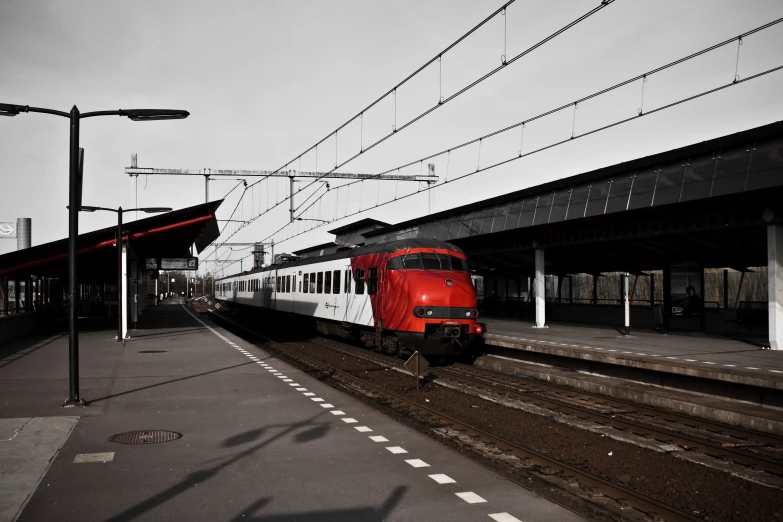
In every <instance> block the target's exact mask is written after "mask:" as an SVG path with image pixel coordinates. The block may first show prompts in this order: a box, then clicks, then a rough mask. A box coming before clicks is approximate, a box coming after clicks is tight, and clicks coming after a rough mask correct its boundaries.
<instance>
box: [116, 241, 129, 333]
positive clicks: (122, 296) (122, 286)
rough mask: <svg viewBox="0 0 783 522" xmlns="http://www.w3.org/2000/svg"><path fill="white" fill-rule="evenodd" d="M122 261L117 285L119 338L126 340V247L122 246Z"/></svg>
mask: <svg viewBox="0 0 783 522" xmlns="http://www.w3.org/2000/svg"><path fill="white" fill-rule="evenodd" d="M120 248H121V249H122V261H121V263H120V280H119V281H118V283H117V285H118V286H117V291H118V292H119V301H120V338H121V339H122V340H123V341H125V339H127V338H128V245H126V244H122V245H121V247H120Z"/></svg>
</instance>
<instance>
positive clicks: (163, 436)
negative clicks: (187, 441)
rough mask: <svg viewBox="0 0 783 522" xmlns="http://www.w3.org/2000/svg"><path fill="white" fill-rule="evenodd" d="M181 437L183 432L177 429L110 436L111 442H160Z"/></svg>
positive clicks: (131, 432) (132, 432) (130, 432)
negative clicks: (178, 431)
mask: <svg viewBox="0 0 783 522" xmlns="http://www.w3.org/2000/svg"><path fill="white" fill-rule="evenodd" d="M180 437H182V434H181V433H177V432H176V431H161V430H144V431H129V432H127V433H118V434H117V435H112V436H111V437H109V442H117V443H118V444H158V443H159V442H169V441H172V440H177V439H178V438H180Z"/></svg>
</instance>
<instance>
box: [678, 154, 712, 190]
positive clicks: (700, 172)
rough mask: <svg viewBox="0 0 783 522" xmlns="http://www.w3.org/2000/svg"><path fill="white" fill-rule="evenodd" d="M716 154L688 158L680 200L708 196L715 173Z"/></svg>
mask: <svg viewBox="0 0 783 522" xmlns="http://www.w3.org/2000/svg"><path fill="white" fill-rule="evenodd" d="M715 162H716V156H709V157H703V158H698V159H695V160H690V161H688V163H686V165H685V180H684V182H683V185H682V198H680V201H691V200H694V199H703V198H708V197H710V189H712V178H713V176H714V175H715V165H716V163H715Z"/></svg>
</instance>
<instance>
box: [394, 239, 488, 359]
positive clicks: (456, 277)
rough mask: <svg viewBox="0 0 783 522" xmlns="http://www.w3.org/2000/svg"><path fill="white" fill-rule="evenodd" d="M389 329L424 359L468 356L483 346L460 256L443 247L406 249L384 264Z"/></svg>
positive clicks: (481, 329) (473, 294)
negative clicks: (425, 356) (388, 298)
mask: <svg viewBox="0 0 783 522" xmlns="http://www.w3.org/2000/svg"><path fill="white" fill-rule="evenodd" d="M385 283H386V284H385V285H384V286H385V289H384V290H386V291H385V292H384V294H385V295H386V296H389V297H392V299H391V300H390V302H387V303H384V304H386V306H384V307H383V308H384V314H383V315H384V319H386V320H385V326H386V328H387V329H392V330H394V331H395V334H396V335H397V337H398V339H399V340H400V341H401V342H402V343H403V344H405V345H406V346H407V347H408V348H409V349H411V350H418V351H419V352H420V353H422V354H423V355H432V356H443V357H450V356H458V355H464V354H469V353H471V352H473V351H474V349H475V348H476V347H477V346H479V345H480V344H481V343H482V342H483V337H484V327H483V325H481V324H480V323H478V321H477V319H478V310H477V307H476V304H477V303H476V290H475V288H474V287H473V284H472V282H471V278H470V273H469V272H468V265H467V261H466V260H465V256H464V254H462V253H461V252H457V251H456V250H450V249H443V248H434V249H433V248H420V249H409V250H405V251H401V252H396V253H394V254H392V255H391V256H390V257H389V259H388V261H387V262H386V281H385Z"/></svg>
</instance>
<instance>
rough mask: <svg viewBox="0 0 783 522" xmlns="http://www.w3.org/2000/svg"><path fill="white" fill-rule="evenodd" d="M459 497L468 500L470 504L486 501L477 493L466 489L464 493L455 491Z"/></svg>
mask: <svg viewBox="0 0 783 522" xmlns="http://www.w3.org/2000/svg"><path fill="white" fill-rule="evenodd" d="M454 494H455V495H457V496H458V497H459V498H461V499H462V500H464V501H465V502H467V503H468V504H481V503H482V502H486V500H484V499H483V498H481V497H480V496H478V495H476V494H475V493H473V492H472V491H464V492H462V493H454Z"/></svg>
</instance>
